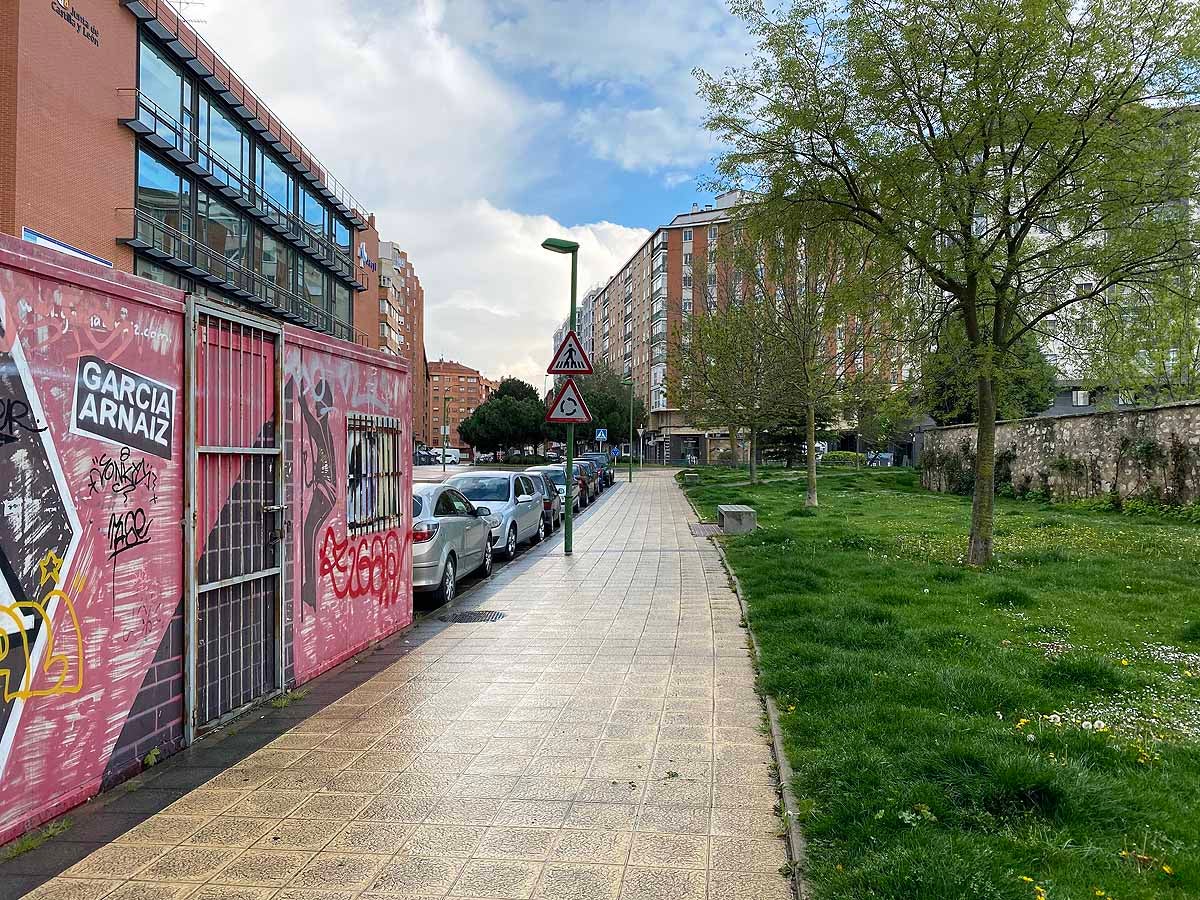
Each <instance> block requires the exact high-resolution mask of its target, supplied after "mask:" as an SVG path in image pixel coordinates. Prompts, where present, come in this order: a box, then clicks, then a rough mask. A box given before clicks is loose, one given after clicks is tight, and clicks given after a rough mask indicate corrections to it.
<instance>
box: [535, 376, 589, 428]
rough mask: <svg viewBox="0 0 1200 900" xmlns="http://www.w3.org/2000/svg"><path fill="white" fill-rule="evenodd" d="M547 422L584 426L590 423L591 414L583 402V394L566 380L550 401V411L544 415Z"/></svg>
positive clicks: (573, 383)
mask: <svg viewBox="0 0 1200 900" xmlns="http://www.w3.org/2000/svg"><path fill="white" fill-rule="evenodd" d="M546 421H547V422H558V423H559V424H562V425H586V424H587V423H588V422H590V421H592V414H591V412H590V411H589V410H588V408H587V404H586V403H584V402H583V394H581V393H580V392H579V388H578V387H576V386H575V382H574V381H573V380H572V379H570V378H568V379H567V380H566V383H565V384H563V386H562V388H561V389H559V392H558V393H557V394H556V395H555V397H554V399H553V400H552V401H550V410H549V411H548V412H547V413H546Z"/></svg>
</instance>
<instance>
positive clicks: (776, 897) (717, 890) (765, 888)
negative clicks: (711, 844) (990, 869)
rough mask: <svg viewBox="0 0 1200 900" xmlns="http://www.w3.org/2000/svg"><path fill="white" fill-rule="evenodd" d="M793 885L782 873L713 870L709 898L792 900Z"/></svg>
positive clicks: (728, 899) (727, 899)
mask: <svg viewBox="0 0 1200 900" xmlns="http://www.w3.org/2000/svg"><path fill="white" fill-rule="evenodd" d="M794 896H795V894H794V893H793V892H792V885H791V882H789V881H788V880H787V879H786V878H784V877H783V876H782V875H780V874H778V873H776V874H774V875H766V874H758V873H745V872H736V873H735V872H712V873H710V874H709V878H708V897H709V900H792V898H793V897H794Z"/></svg>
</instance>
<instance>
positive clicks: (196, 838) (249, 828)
mask: <svg viewBox="0 0 1200 900" xmlns="http://www.w3.org/2000/svg"><path fill="white" fill-rule="evenodd" d="M277 824H278V821H272V820H271V819H249V818H242V817H240V816H217V817H216V818H215V819H211V820H210V821H209V822H208V823H207V824H206V825H204V826H202V827H201V828H199V829H198V830H197V831H195V832H194V833H193V834H192V835H190V836H189V837H188V838H186V839H185V840H184V841H183V843H184V844H185V845H186V846H201V845H203V846H210V847H249V846H250V845H251V844H253V843H255V842H256V841H257V840H259V838H261V837H262V836H263V835H264V834H266V833H267V832H268V831H270V830H271V829H272V828H273V827H274V826H275V825H277Z"/></svg>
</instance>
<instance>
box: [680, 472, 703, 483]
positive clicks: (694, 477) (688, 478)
mask: <svg viewBox="0 0 1200 900" xmlns="http://www.w3.org/2000/svg"><path fill="white" fill-rule="evenodd" d="M683 483H684V484H699V483H700V473H699V472H684V473H683Z"/></svg>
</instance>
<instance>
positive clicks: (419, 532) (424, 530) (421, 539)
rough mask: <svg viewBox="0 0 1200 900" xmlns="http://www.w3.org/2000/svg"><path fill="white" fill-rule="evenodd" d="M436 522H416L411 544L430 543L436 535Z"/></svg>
mask: <svg viewBox="0 0 1200 900" xmlns="http://www.w3.org/2000/svg"><path fill="white" fill-rule="evenodd" d="M437 531H438V523H437V522H418V523H417V524H416V525H414V526H413V532H412V534H413V543H414V544H424V543H426V542H427V541H432V540H433V536H434V535H435V534H437Z"/></svg>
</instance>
